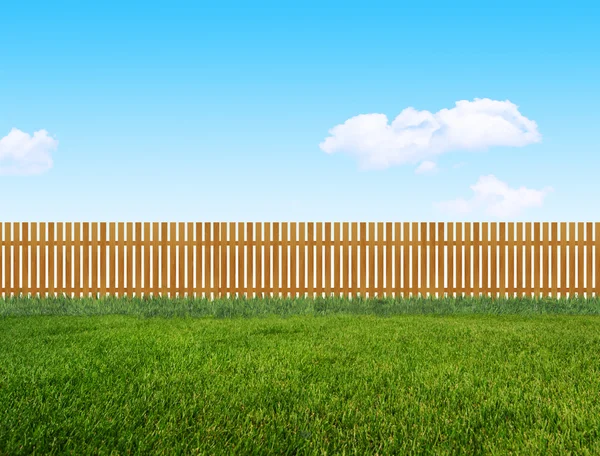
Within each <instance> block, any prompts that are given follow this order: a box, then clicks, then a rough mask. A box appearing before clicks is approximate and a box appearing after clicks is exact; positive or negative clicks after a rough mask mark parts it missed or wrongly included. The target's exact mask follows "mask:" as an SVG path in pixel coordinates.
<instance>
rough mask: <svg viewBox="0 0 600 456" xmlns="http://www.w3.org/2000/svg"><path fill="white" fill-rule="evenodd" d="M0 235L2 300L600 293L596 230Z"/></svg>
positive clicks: (208, 228)
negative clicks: (22, 297)
mask: <svg viewBox="0 0 600 456" xmlns="http://www.w3.org/2000/svg"><path fill="white" fill-rule="evenodd" d="M73 228H74V229H73ZM107 228H108V230H107ZM559 228H560V229H559ZM567 228H568V229H567ZM594 228H595V229H594ZM0 230H1V231H0V293H1V295H2V296H6V295H19V294H24V295H27V294H32V295H37V294H41V295H46V294H50V295H52V294H62V293H65V294H67V295H70V296H72V295H77V296H80V295H84V296H88V295H94V296H95V295H97V294H101V295H107V294H110V295H119V296H121V295H128V296H131V295H133V294H135V295H136V296H140V295H148V294H151V295H155V296H156V295H162V296H171V297H172V296H177V295H178V296H183V295H188V296H207V297H220V296H231V295H246V296H248V297H252V296H265V295H276V296H277V295H283V296H297V295H302V296H304V295H306V294H308V295H309V296H314V295H322V294H326V295H331V294H335V295H337V296H348V297H351V296H357V295H361V296H369V297H372V296H374V295H377V296H416V295H419V294H420V295H428V294H432V295H437V296H440V295H442V296H443V295H444V294H448V295H450V296H453V295H455V294H457V295H464V294H467V295H473V294H474V295H486V296H492V297H496V296H505V295H508V296H514V295H528V296H531V295H535V296H541V295H544V296H558V295H560V296H565V295H567V296H572V295H573V294H578V295H583V296H586V297H590V296H592V294H593V295H595V296H598V292H599V291H600V222H595V223H592V222H501V223H492V222H464V223H463V222H455V223H441V222H252V223H244V222H221V223H219V222H92V223H88V222H66V223H63V222H57V223H54V222H48V223H45V222H39V223H37V222H32V223H26V222H23V223H19V222H4V223H0ZM576 232H577V236H575V235H576ZM107 233H108V236H107ZM540 234H541V236H540Z"/></svg>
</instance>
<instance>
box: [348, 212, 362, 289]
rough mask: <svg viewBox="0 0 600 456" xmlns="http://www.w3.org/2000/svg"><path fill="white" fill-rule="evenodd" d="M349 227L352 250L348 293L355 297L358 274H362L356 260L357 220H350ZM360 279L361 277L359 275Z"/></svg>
mask: <svg viewBox="0 0 600 456" xmlns="http://www.w3.org/2000/svg"><path fill="white" fill-rule="evenodd" d="M350 228H351V231H352V241H351V251H352V257H351V260H350V261H351V262H350V271H351V275H352V279H351V280H352V287H351V289H350V293H352V296H353V297H356V296H357V294H358V292H359V286H358V278H359V275H360V274H362V271H360V272H359V270H358V267H359V266H358V262H359V258H358V222H351V223H350ZM361 279H362V277H361Z"/></svg>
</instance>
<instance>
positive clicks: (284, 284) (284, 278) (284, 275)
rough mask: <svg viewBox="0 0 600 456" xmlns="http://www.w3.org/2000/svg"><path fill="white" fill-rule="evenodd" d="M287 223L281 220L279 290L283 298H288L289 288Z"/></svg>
mask: <svg viewBox="0 0 600 456" xmlns="http://www.w3.org/2000/svg"><path fill="white" fill-rule="evenodd" d="M288 225H289V223H288V222H282V224H281V264H282V268H281V291H282V297H283V298H289V289H290V281H289V277H288V275H289V267H288V261H289V248H290V241H289V226H288Z"/></svg>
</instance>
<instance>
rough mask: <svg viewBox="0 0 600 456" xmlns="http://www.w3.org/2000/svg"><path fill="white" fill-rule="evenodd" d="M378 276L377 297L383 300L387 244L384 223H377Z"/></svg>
mask: <svg viewBox="0 0 600 456" xmlns="http://www.w3.org/2000/svg"><path fill="white" fill-rule="evenodd" d="M376 245H377V276H376V281H377V282H376V283H377V285H376V289H375V292H376V293H377V297H378V298H381V297H382V296H383V292H384V291H385V288H384V282H383V249H384V246H385V244H384V243H383V222H377V243H376Z"/></svg>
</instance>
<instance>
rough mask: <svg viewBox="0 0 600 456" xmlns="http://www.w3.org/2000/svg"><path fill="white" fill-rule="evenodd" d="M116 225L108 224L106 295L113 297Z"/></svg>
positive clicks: (115, 271) (113, 223) (115, 264)
mask: <svg viewBox="0 0 600 456" xmlns="http://www.w3.org/2000/svg"><path fill="white" fill-rule="evenodd" d="M116 233H117V225H116V222H109V223H108V235H109V241H108V242H107V244H108V254H109V257H108V294H109V295H112V296H114V295H115V293H116V288H117V287H116V274H117V254H116V251H117V244H116V239H117V234H116Z"/></svg>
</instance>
